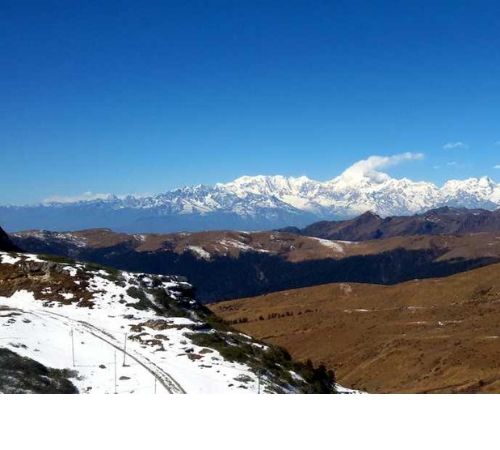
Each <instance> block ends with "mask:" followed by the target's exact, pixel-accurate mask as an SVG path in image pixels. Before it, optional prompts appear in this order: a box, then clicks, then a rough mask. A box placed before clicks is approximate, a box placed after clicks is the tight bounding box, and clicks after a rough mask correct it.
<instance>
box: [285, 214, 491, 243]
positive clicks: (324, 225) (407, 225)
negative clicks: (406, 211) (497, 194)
mask: <svg viewBox="0 0 500 450" xmlns="http://www.w3.org/2000/svg"><path fill="white" fill-rule="evenodd" d="M287 230H288V231H291V232H295V233H297V234H301V235H304V236H312V237H317V238H321V239H340V240H347V241H365V240H369V239H380V238H390V237H395V236H415V235H434V236H435V235H457V234H458V235H463V234H469V233H484V232H497V231H500V210H496V211H488V210H484V209H466V208H450V207H448V206H445V207H441V208H437V209H432V210H430V211H426V212H425V213H422V214H415V215H413V216H394V217H385V218H383V217H380V216H378V215H377V214H374V213H372V212H366V213H364V214H362V215H360V216H358V217H356V218H354V219H351V220H345V221H321V222H316V223H313V224H311V225H308V226H307V227H305V228H304V229H302V230H299V229H292V228H287Z"/></svg>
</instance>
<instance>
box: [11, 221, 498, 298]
mask: <svg viewBox="0 0 500 450" xmlns="http://www.w3.org/2000/svg"><path fill="white" fill-rule="evenodd" d="M12 238H13V240H14V241H15V242H16V243H17V244H18V245H19V246H20V247H22V248H24V249H26V250H27V251H30V252H32V253H47V254H56V255H61V256H66V257H70V258H76V259H79V260H86V261H93V262H97V263H100V264H104V265H107V266H112V267H116V268H119V269H123V270H129V271H138V272H148V273H160V274H169V273H177V274H180V275H183V276H186V277H188V279H189V280H191V281H192V282H193V283H194V285H195V286H196V295H197V298H198V299H199V300H200V301H202V302H209V301H217V300H225V299H226V300H227V299H231V298H238V297H248V296H253V295H259V294H263V293H266V292H272V291H280V290H284V289H291V288H296V287H305V286H313V285H315V284H324V283H331V282H335V281H346V282H370V283H385V284H392V283H398V282H401V281H405V280H410V279H413V278H428V277H435V276H446V275H451V274H453V273H457V272H460V271H464V270H468V269H472V268H476V267H480V266H483V265H486V264H491V263H494V262H499V261H500V232H497V233H478V234H472V235H460V236H405V237H393V238H388V239H377V240H371V241H363V242H351V241H343V240H342V241H337V240H336V241H331V240H325V239H318V238H315V237H309V236H301V235H298V234H293V233H287V232H274V231H273V232H257V233H247V232H233V231H220V232H201V233H177V234H125V233H115V232H113V231H111V230H106V229H104V230H103V229H98V230H85V231H77V232H68V233H54V232H47V231H45V232H42V231H29V232H24V233H16V234H14V235H12Z"/></svg>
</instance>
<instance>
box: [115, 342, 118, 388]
mask: <svg viewBox="0 0 500 450" xmlns="http://www.w3.org/2000/svg"><path fill="white" fill-rule="evenodd" d="M116 387H117V383H116V350H115V394H118V392H116Z"/></svg>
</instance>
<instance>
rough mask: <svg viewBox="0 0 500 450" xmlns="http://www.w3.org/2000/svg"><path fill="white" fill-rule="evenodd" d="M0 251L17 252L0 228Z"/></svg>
mask: <svg viewBox="0 0 500 450" xmlns="http://www.w3.org/2000/svg"><path fill="white" fill-rule="evenodd" d="M0 251H3V252H12V251H19V249H18V248H17V247H16V246H15V245H14V244H13V243H12V241H11V240H10V238H9V236H8V235H7V233H6V232H5V231H3V230H2V228H0Z"/></svg>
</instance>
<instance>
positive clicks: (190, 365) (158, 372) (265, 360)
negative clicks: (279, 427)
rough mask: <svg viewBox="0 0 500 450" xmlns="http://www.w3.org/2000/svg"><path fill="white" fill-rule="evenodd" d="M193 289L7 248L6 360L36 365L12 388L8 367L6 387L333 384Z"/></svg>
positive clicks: (2, 343) (283, 387) (1, 288)
mask: <svg viewBox="0 0 500 450" xmlns="http://www.w3.org/2000/svg"><path fill="white" fill-rule="evenodd" d="M191 292H192V288H191V286H190V285H189V284H187V283H186V282H185V281H184V280H183V279H181V278H179V277H171V276H170V277H167V276H154V275H147V274H140V273H128V272H120V271H117V270H112V269H106V268H103V267H100V266H95V265H89V264H82V263H75V262H71V261H67V262H61V261H60V260H56V261H50V260H46V259H41V258H40V257H37V256H34V255H30V254H17V253H5V252H1V253H0V328H1V330H2V335H3V336H2V339H1V340H0V349H1V348H4V349H8V350H10V352H14V353H15V355H14V356H13V355H11V354H7V355H5V354H4V353H0V357H2V358H4V359H5V358H7V359H8V361H9V364H10V366H9V367H10V368H9V370H11V372H10V375H11V374H12V371H14V372H16V371H17V373H19V374H20V375H19V376H23V377H24V376H25V374H26V370H24V368H25V367H32V368H33V367H35V368H36V370H37V372H36V373H33V379H30V380H28V381H29V383H28V385H27V386H23V385H20V380H14V381H16V383H11V384H10V385H7V386H5V382H4V381H5V377H8V376H10V375H9V374H6V373H5V370H4V369H5V368H4V369H2V370H0V386H4V389H5V391H6V392H12V391H15V392H25V391H29V392H33V391H34V392H43V391H42V390H41V388H40V386H39V385H40V382H39V378H36V377H37V376H38V375H37V374H40V376H47V374H51V376H52V377H53V378H54V379H60V378H61V377H63V378H64V379H65V380H67V381H68V382H69V384H68V385H67V387H66V388H67V389H68V390H71V389H72V388H71V385H74V386H75V387H76V389H78V391H79V392H80V393H112V392H118V393H147V392H150V393H153V392H155V393H156V392H157V393H184V392H187V393H192V392H193V393H210V392H219V393H223V392H247V393H256V392H257V391H258V390H260V391H261V392H263V393H301V392H333V391H334V384H333V379H332V377H331V376H330V375H329V374H328V373H327V372H326V371H325V370H324V369H322V368H318V369H314V368H312V367H308V366H306V365H304V364H299V363H294V362H293V361H291V360H290V358H289V356H288V355H287V354H286V352H284V351H282V350H280V349H278V348H275V347H269V346H267V345H263V344H261V343H259V342H257V341H255V340H252V339H251V338H249V337H247V336H244V335H242V334H239V333H236V332H234V331H233V330H231V329H230V328H227V327H226V326H225V325H224V324H222V323H221V322H220V321H217V320H216V319H215V318H214V316H213V315H212V314H211V313H210V312H209V311H208V310H206V309H205V308H204V307H202V306H201V305H199V304H198V303H197V302H196V301H195V300H193V299H192V298H191ZM16 355H17V356H16ZM47 368H50V369H47ZM44 371H45V375H44ZM58 371H59V372H58ZM61 371H62V372H61ZM32 372H33V371H32ZM23 374H24V375H23ZM2 380H3V381H2ZM33 386H35V387H33ZM36 386H38V388H36ZM37 389H38V390H37Z"/></svg>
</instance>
